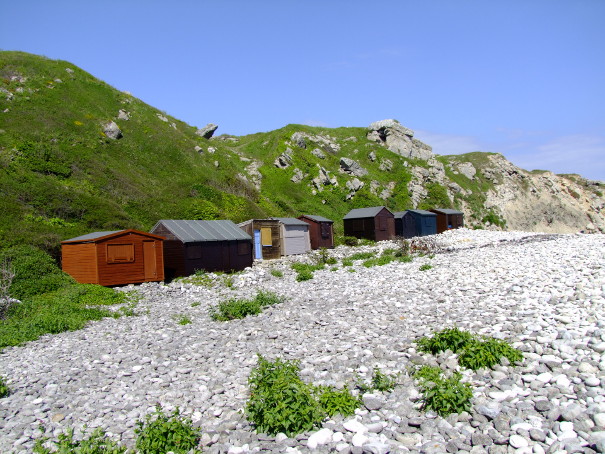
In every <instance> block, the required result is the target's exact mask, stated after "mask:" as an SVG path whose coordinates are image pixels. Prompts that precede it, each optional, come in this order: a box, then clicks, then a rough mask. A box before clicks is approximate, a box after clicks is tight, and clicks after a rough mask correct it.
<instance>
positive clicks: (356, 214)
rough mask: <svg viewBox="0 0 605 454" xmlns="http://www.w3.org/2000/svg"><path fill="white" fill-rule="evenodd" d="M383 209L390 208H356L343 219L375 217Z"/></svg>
mask: <svg viewBox="0 0 605 454" xmlns="http://www.w3.org/2000/svg"><path fill="white" fill-rule="evenodd" d="M383 209H385V210H387V211H389V209H388V208H386V207H369V208H354V209H352V210H351V211H349V212H348V213H347V214H345V216H344V217H343V219H357V218H373V217H374V216H376V215H377V214H378V213H380V212H381V211H382V210H383ZM389 213H390V211H389Z"/></svg>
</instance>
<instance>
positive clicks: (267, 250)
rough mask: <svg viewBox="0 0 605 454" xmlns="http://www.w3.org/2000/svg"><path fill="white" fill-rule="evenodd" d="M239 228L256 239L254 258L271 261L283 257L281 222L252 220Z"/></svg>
mask: <svg viewBox="0 0 605 454" xmlns="http://www.w3.org/2000/svg"><path fill="white" fill-rule="evenodd" d="M237 226H238V227H239V228H240V229H242V230H243V231H244V232H246V233H247V234H248V235H250V236H251V237H252V238H254V258H255V259H257V260H271V259H278V258H280V257H281V237H280V226H279V221H277V220H276V219H250V220H248V221H245V222H242V223H241V224H237Z"/></svg>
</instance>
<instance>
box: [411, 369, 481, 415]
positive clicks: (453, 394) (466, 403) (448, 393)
mask: <svg viewBox="0 0 605 454" xmlns="http://www.w3.org/2000/svg"><path fill="white" fill-rule="evenodd" d="M414 378H415V379H416V380H417V381H418V386H419V388H420V391H421V392H422V394H423V402H422V408H423V409H424V410H432V411H434V412H435V413H437V414H438V415H439V416H442V417H446V416H448V415H450V414H452V413H461V412H463V411H470V409H471V399H472V398H473V390H472V388H471V385H470V384H469V383H463V382H462V381H461V378H462V375H461V374H460V373H459V372H454V374H453V375H452V376H450V377H446V376H445V375H444V374H443V372H442V370H441V369H440V368H439V367H430V366H422V367H421V368H420V369H418V370H417V371H416V372H415V373H414Z"/></svg>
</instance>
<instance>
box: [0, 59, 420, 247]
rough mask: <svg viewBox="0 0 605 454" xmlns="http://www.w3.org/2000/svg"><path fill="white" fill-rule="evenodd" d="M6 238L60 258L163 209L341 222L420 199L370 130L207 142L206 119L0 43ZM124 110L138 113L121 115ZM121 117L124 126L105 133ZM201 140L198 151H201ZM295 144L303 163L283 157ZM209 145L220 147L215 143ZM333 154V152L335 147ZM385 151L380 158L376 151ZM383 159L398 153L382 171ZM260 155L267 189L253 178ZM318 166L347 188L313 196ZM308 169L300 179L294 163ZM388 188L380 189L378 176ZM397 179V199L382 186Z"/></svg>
mask: <svg viewBox="0 0 605 454" xmlns="http://www.w3.org/2000/svg"><path fill="white" fill-rule="evenodd" d="M0 81H1V84H0V87H1V88H0V194H1V197H0V210H1V211H2V213H3V219H4V220H5V222H3V223H2V224H0V243H1V244H2V245H3V246H5V247H7V246H11V245H15V244H23V243H26V244H32V245H35V246H37V247H40V248H42V249H44V250H46V251H48V252H51V253H52V254H53V255H54V256H57V253H58V251H59V242H60V241H61V240H63V239H66V238H70V237H73V236H77V235H80V234H83V233H87V232H90V231H95V230H112V229H120V228H138V229H143V230H145V229H149V228H151V227H152V226H153V224H154V223H155V222H156V221H157V220H158V219H162V218H181V219H182V218H186V219H217V218H226V219H232V220H234V221H236V222H237V221H242V220H245V219H248V218H250V217H261V216H270V215H275V216H278V215H282V216H283V215H299V214H301V213H313V214H320V215H324V216H327V217H330V218H333V219H335V220H339V219H340V218H341V217H342V215H344V214H345V213H346V212H347V211H349V210H350V209H351V208H355V207H361V206H369V205H383V204H386V205H388V206H389V207H391V208H393V209H405V208H408V207H410V206H411V205H410V204H409V198H408V196H407V189H406V187H405V186H406V184H407V182H408V181H409V178H410V175H409V172H407V170H406V168H405V167H404V166H405V160H404V159H403V158H401V157H399V156H396V155H394V154H393V153H391V152H389V151H388V150H386V149H384V148H383V147H381V146H379V145H377V144H375V143H372V142H368V141H367V140H366V138H365V132H366V131H365V129H364V128H337V129H325V128H316V127H309V126H302V125H288V126H286V127H284V128H282V129H279V130H276V131H271V132H269V133H259V134H253V135H249V136H245V137H229V136H219V137H213V138H212V139H210V140H208V139H204V138H202V137H199V136H198V135H196V134H195V132H196V128H195V127H192V126H189V125H187V124H185V123H183V122H181V121H179V120H177V119H174V118H172V117H169V116H168V115H166V114H164V113H163V112H161V111H159V110H157V109H155V108H153V107H151V106H149V105H147V104H145V103H143V102H141V101H140V100H138V99H136V98H134V97H132V96H131V95H129V94H128V93H125V92H120V91H118V90H116V89H114V88H112V87H111V86H109V85H107V84H105V83H104V82H102V81H100V80H98V79H96V78H94V77H93V76H92V75H90V74H88V73H86V72H85V71H83V70H81V69H79V68H77V67H75V66H74V65H72V64H70V63H68V62H65V61H55V60H49V59H46V58H44V57H39V56H35V55H30V54H26V53H22V52H0ZM120 111H123V112H124V113H126V114H127V116H128V119H120V118H119V113H120ZM110 121H114V122H115V123H116V124H117V125H118V126H119V128H120V129H121V131H122V133H123V137H122V138H120V139H117V140H114V139H110V138H108V137H106V136H105V134H104V132H103V130H104V125H105V124H106V123H108V122H110ZM294 132H305V133H307V134H309V135H323V136H326V135H327V136H329V137H330V140H332V139H333V140H334V143H337V144H339V146H340V149H339V150H338V151H337V152H334V150H331V149H329V148H326V147H324V148H323V151H324V154H325V158H323V159H321V158H318V157H316V156H315V155H313V154H311V153H310V151H311V150H312V149H315V148H320V149H322V146H323V145H322V144H319V145H318V144H316V143H313V142H311V141H308V147H307V149H302V148H300V147H297V146H296V145H295V144H292V143H291V142H290V138H291V136H292V134H293V133H294ZM196 147H198V149H197V150H196ZM287 147H290V148H291V149H292V150H293V159H292V165H291V166H290V167H289V168H287V169H278V168H276V167H275V166H274V165H273V162H274V160H275V159H276V158H277V157H278V156H279V155H280V154H281V153H282V152H284V151H285V150H286V148H287ZM209 149H210V150H209ZM326 149H327V150H328V151H325V150H326ZM371 151H374V153H375V155H376V158H377V159H376V160H375V161H373V162H372V161H371V160H370V159H369V158H368V155H369V153H370V152H371ZM343 156H347V157H351V158H352V159H355V160H356V161H358V162H359V163H360V164H361V165H362V166H363V167H364V168H366V169H367V170H368V171H369V174H368V175H367V176H366V177H364V178H363V180H364V182H365V183H366V185H365V187H364V188H363V189H361V190H360V191H358V192H357V194H356V195H355V197H354V198H353V199H351V200H350V201H345V199H346V195H347V193H348V192H349V190H348V189H347V188H346V187H345V184H346V182H347V181H348V180H350V179H352V177H351V176H349V175H345V174H342V173H339V172H338V168H339V160H340V158H341V157H343ZM382 158H385V159H386V158H388V159H391V160H392V161H393V167H392V169H391V170H390V171H389V172H383V171H381V170H379V168H378V167H379V165H380V162H381V159H382ZM251 163H254V165H256V166H257V167H258V172H260V174H261V175H262V180H261V186H260V189H259V188H256V187H255V186H254V184H253V183H252V182H251V180H252V178H251V176H250V173H249V172H250V168H249V167H248V166H250V164H251ZM319 165H321V166H323V167H325V168H326V169H328V170H330V172H331V175H332V176H334V177H335V178H336V180H337V181H338V186H332V185H330V186H326V187H325V188H324V190H323V191H321V192H319V193H317V194H316V195H313V193H312V191H313V187H312V184H311V180H312V179H313V178H315V177H316V176H317V175H318V172H319V167H318V166H319ZM295 168H298V169H300V170H301V171H302V172H303V173H304V174H305V178H304V180H303V181H302V182H301V183H293V182H292V181H290V179H291V177H292V175H293V172H294V169H295ZM372 180H373V181H374V182H375V183H374V186H375V187H376V188H378V189H375V190H374V193H372V192H371V190H370V181H372ZM389 182H392V183H391V184H392V185H394V184H396V188H395V190H394V191H393V193H394V194H396V195H394V196H392V197H391V198H389V199H388V200H386V201H385V200H383V199H381V198H379V197H377V195H376V194H375V193H377V192H378V191H380V190H382V189H383V188H384V187H385V186H386V185H387V184H389Z"/></svg>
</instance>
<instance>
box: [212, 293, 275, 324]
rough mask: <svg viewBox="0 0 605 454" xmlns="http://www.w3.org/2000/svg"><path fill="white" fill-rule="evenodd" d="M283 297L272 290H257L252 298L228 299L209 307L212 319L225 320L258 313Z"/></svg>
mask: <svg viewBox="0 0 605 454" xmlns="http://www.w3.org/2000/svg"><path fill="white" fill-rule="evenodd" d="M282 301H283V298H282V297H280V296H278V295H276V294H275V293H272V292H266V291H259V292H258V293H257V294H256V296H255V297H254V298H253V299H244V298H242V299H235V298H232V299H229V300H227V301H222V302H220V303H219V304H218V305H217V306H213V307H211V308H210V317H211V318H212V319H213V320H216V321H220V322H225V321H229V320H235V319H240V318H244V317H247V316H248V315H257V314H260V313H261V312H262V310H263V308H265V307H267V306H272V305H274V304H278V303H281V302H282Z"/></svg>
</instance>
